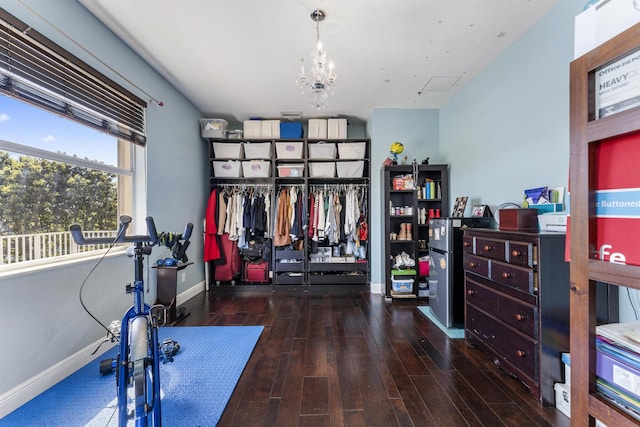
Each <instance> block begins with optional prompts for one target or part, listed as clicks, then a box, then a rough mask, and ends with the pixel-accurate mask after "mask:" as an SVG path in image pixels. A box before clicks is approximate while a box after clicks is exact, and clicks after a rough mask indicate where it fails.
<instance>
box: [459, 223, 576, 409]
mask: <svg viewBox="0 0 640 427" xmlns="http://www.w3.org/2000/svg"><path fill="white" fill-rule="evenodd" d="M564 248H565V235H564V234H562V233H525V232H509V231H500V230H493V229H468V230H466V231H465V233H464V237H463V251H464V269H465V338H466V340H467V342H469V343H471V344H474V345H477V346H478V347H480V348H481V349H482V350H483V351H484V352H485V353H486V354H487V355H489V357H491V358H492V359H493V361H494V363H495V364H496V365H498V366H500V367H501V368H502V369H504V370H505V371H507V372H508V373H510V374H512V375H514V376H516V377H517V378H518V379H520V380H521V381H522V382H523V383H524V384H525V385H526V386H527V387H528V388H529V389H530V391H531V393H532V394H533V395H534V396H535V397H536V398H538V399H539V401H540V403H541V404H551V405H552V404H553V403H554V400H555V392H554V389H553V386H554V383H555V382H562V381H563V378H562V369H561V365H562V361H561V353H562V352H568V351H569V263H566V262H565V261H564Z"/></svg>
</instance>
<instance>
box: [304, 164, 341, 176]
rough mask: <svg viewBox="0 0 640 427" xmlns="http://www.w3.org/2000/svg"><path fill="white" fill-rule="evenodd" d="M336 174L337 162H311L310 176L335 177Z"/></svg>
mask: <svg viewBox="0 0 640 427" xmlns="http://www.w3.org/2000/svg"><path fill="white" fill-rule="evenodd" d="M335 176H336V163H335V162H309V177H310V178H333V177H335Z"/></svg>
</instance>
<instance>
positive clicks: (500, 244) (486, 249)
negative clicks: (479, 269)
mask: <svg viewBox="0 0 640 427" xmlns="http://www.w3.org/2000/svg"><path fill="white" fill-rule="evenodd" d="M506 246H507V242H506V241H504V240H497V239H487V238H484V237H476V246H475V247H476V252H475V253H476V255H481V256H485V257H487V258H491V259H497V260H500V261H505V260H506V259H507V258H506V254H505V248H506Z"/></svg>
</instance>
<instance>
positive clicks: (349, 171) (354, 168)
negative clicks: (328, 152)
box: [336, 160, 364, 178]
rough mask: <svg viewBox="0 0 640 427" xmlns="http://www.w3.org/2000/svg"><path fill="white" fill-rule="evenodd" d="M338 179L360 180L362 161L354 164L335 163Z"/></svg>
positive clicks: (362, 169) (362, 167) (362, 171)
mask: <svg viewBox="0 0 640 427" xmlns="http://www.w3.org/2000/svg"><path fill="white" fill-rule="evenodd" d="M336 169H337V172H338V178H361V177H362V175H363V173H364V160H358V161H355V162H336Z"/></svg>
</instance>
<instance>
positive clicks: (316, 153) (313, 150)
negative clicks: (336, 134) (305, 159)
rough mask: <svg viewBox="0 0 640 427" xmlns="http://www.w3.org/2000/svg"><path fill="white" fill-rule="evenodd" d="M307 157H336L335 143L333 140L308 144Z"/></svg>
mask: <svg viewBox="0 0 640 427" xmlns="http://www.w3.org/2000/svg"><path fill="white" fill-rule="evenodd" d="M307 147H309V158H310V159H315V160H326V159H329V160H333V159H335V158H336V152H337V149H336V144H335V143H333V142H330V143H326V142H322V143H317V144H309V145H308V146H307Z"/></svg>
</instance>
